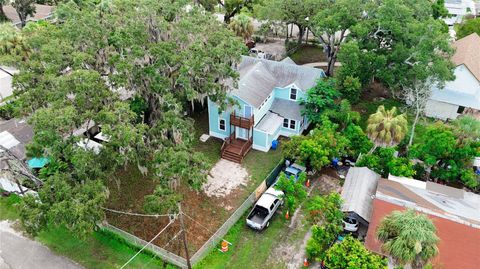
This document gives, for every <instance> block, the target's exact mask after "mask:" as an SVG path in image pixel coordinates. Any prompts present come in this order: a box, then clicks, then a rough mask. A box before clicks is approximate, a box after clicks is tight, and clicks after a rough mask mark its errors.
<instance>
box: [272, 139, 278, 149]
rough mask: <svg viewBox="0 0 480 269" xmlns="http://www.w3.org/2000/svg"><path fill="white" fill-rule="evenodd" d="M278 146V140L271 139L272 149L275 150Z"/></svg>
mask: <svg viewBox="0 0 480 269" xmlns="http://www.w3.org/2000/svg"><path fill="white" fill-rule="evenodd" d="M277 147H278V140H273V141H272V149H273V150H275V149H277Z"/></svg>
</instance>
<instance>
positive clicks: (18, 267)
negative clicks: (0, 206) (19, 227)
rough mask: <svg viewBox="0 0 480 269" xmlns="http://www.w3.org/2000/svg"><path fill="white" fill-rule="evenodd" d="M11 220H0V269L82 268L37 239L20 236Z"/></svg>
mask: <svg viewBox="0 0 480 269" xmlns="http://www.w3.org/2000/svg"><path fill="white" fill-rule="evenodd" d="M11 225H12V222H9V221H0V269H37V268H38V269H45V268H48V269H82V268H83V267H82V266H80V265H78V264H76V263H74V262H72V261H71V260H69V259H67V258H65V257H62V256H58V255H56V254H54V253H53V252H52V251H50V249H48V248H47V247H45V246H44V245H42V244H40V243H39V242H37V241H34V240H31V239H29V238H26V237H24V236H22V235H21V234H20V233H19V232H17V231H15V230H14V229H13V228H12V227H11Z"/></svg>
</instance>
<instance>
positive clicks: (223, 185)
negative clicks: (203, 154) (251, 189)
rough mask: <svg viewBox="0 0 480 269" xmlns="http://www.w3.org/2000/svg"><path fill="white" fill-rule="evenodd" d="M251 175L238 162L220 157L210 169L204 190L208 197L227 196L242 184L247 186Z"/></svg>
mask: <svg viewBox="0 0 480 269" xmlns="http://www.w3.org/2000/svg"><path fill="white" fill-rule="evenodd" d="M249 178H250V176H249V175H248V171H247V169H245V168H244V167H242V165H240V164H238V163H234V162H231V161H227V160H225V159H220V160H219V161H218V162H217V163H216V164H215V165H214V166H213V168H212V169H211V170H210V173H209V174H208V180H207V182H206V183H205V184H204V185H203V187H202V190H203V191H204V192H205V194H206V195H207V196H208V197H218V198H220V197H225V196H227V195H229V194H230V193H231V192H232V191H233V190H235V189H237V188H238V187H240V186H246V185H247V183H248V180H249Z"/></svg>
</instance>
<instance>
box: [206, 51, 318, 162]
mask: <svg viewBox="0 0 480 269" xmlns="http://www.w3.org/2000/svg"><path fill="white" fill-rule="evenodd" d="M238 72H239V73H240V80H239V81H238V88H237V89H234V90H232V91H231V92H230V93H229V94H228V97H230V98H232V99H233V100H234V101H235V102H237V104H236V105H233V106H232V107H229V108H227V109H226V110H225V111H220V110H219V106H218V105H217V104H216V103H215V102H213V101H212V100H210V99H209V100H208V113H209V127H210V130H209V134H210V135H211V136H214V137H217V138H220V139H225V142H224V145H223V146H222V157H223V158H225V159H229V160H231V161H235V162H241V161H242V159H243V157H244V156H245V155H246V153H247V152H248V151H249V150H250V148H251V147H253V148H254V149H257V150H261V151H265V152H267V151H269V150H270V148H271V146H272V141H274V140H276V139H277V138H278V137H279V136H287V137H289V136H292V135H299V134H301V133H302V132H303V131H304V130H305V129H306V128H307V127H308V124H309V123H308V121H307V118H306V117H304V116H302V112H301V111H302V106H301V105H300V104H299V102H300V100H301V99H302V98H304V96H305V93H306V91H307V90H308V89H310V88H311V87H313V86H314V85H315V84H316V82H317V80H318V79H320V78H322V77H324V76H325V74H324V72H323V71H322V70H321V69H316V68H311V67H303V66H298V65H296V64H294V63H292V61H291V60H289V58H287V59H286V60H284V61H281V62H277V61H271V60H264V59H258V58H253V57H248V56H243V57H242V62H241V63H240V65H239V66H238Z"/></svg>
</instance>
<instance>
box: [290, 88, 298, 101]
mask: <svg viewBox="0 0 480 269" xmlns="http://www.w3.org/2000/svg"><path fill="white" fill-rule="evenodd" d="M290 100H297V89H295V88H291V89H290Z"/></svg>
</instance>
